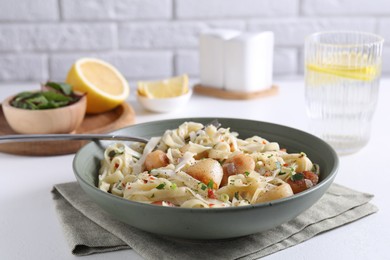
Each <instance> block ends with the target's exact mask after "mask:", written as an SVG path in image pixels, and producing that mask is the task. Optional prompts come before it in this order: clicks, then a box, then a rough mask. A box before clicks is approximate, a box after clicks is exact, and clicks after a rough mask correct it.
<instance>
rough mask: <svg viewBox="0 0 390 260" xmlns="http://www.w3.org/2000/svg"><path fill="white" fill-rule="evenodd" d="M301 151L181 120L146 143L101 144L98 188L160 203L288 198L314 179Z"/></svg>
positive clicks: (208, 204) (228, 203)
mask: <svg viewBox="0 0 390 260" xmlns="http://www.w3.org/2000/svg"><path fill="white" fill-rule="evenodd" d="M318 175H319V169H318V166H317V165H315V164H313V163H312V162H311V160H310V159H309V158H308V157H307V156H306V154H305V153H303V152H301V153H291V154H289V153H287V151H286V150H284V149H281V148H280V147H279V144H278V143H276V142H270V141H268V140H266V139H264V138H262V137H259V136H253V137H250V138H247V139H240V138H239V137H238V133H235V132H231V131H230V129H229V128H222V127H221V128H216V127H215V126H213V125H207V126H204V125H202V124H200V123H196V122H185V123H183V124H181V125H180V126H179V127H178V128H177V129H171V130H167V131H165V133H164V134H163V136H161V137H153V138H151V139H150V141H149V142H148V143H147V144H142V143H131V144H130V145H126V144H124V143H113V144H112V145H110V146H109V147H107V148H106V150H105V152H104V158H103V159H102V161H101V168H100V170H99V183H98V186H99V188H100V189H101V190H103V191H106V192H110V193H112V194H114V195H117V196H120V197H123V198H125V199H129V200H132V201H138V202H142V203H151V204H157V205H162V206H175V207H185V208H217V207H235V206H245V205H252V204H257V203H262V202H266V201H271V200H276V199H280V198H285V197H289V196H292V195H293V194H294V193H298V192H301V191H303V190H306V189H308V188H310V187H312V186H314V185H316V184H317V183H318Z"/></svg>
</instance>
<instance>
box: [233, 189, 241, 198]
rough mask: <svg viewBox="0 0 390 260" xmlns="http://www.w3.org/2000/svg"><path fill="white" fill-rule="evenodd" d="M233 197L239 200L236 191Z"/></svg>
mask: <svg viewBox="0 0 390 260" xmlns="http://www.w3.org/2000/svg"><path fill="white" fill-rule="evenodd" d="M234 197H235V198H236V199H237V200H239V199H240V198H239V197H238V191H236V192H235V193H234Z"/></svg>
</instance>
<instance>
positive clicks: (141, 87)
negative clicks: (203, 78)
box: [137, 74, 188, 98]
mask: <svg viewBox="0 0 390 260" xmlns="http://www.w3.org/2000/svg"><path fill="white" fill-rule="evenodd" d="M137 90H138V94H139V95H140V96H144V97H148V98H170V97H178V96H181V95H184V94H186V93H187V92H188V76H187V75H186V74H184V75H181V76H178V77H173V78H167V79H164V80H158V81H140V82H138V83H137Z"/></svg>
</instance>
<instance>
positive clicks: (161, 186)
mask: <svg viewBox="0 0 390 260" xmlns="http://www.w3.org/2000/svg"><path fill="white" fill-rule="evenodd" d="M165 185H166V184H165V183H161V184H160V185H158V186H157V187H156V189H158V190H162V189H164V187H165Z"/></svg>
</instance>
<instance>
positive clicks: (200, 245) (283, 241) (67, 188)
mask: <svg viewBox="0 0 390 260" xmlns="http://www.w3.org/2000/svg"><path fill="white" fill-rule="evenodd" d="M52 194H53V199H54V202H55V206H56V211H57V214H58V217H59V220H60V222H61V224H62V227H63V230H64V233H65V236H66V239H67V241H68V243H69V245H70V247H71V249H72V253H73V254H75V255H88V254H93V253H101V252H107V251H114V250H120V249H130V248H132V249H133V250H135V251H136V252H137V253H138V254H139V255H141V256H142V257H144V258H147V259H201V258H206V259H254V258H260V257H263V256H266V255H269V254H272V253H275V252H277V251H280V250H283V249H285V248H288V247H291V246H294V245H296V244H299V243H301V242H303V241H305V240H308V239H310V238H312V237H313V236H315V235H317V234H319V233H322V232H325V231H328V230H331V229H333V228H336V227H339V226H342V225H345V224H347V223H350V222H353V221H355V220H357V219H359V218H362V217H365V216H368V215H370V214H372V213H375V212H377V211H378V209H377V207H376V206H374V205H372V204H370V203H369V201H370V200H371V199H372V198H373V195H370V194H366V193H362V192H358V191H354V190H351V189H348V188H346V187H343V186H341V185H338V184H332V186H331V187H330V188H329V190H328V191H327V193H326V194H325V195H324V196H323V197H322V198H321V199H320V201H318V202H317V203H316V204H315V205H313V206H312V207H311V208H310V209H308V210H307V211H305V212H304V213H302V214H301V215H299V216H298V217H297V218H295V219H294V220H292V221H290V222H288V223H285V224H283V225H281V226H279V227H276V228H274V229H272V230H269V231H266V232H262V233H258V234H254V235H250V236H246V237H240V238H234V239H227V240H208V241H197V240H184V239H175V238H171V237H165V236H160V235H154V234H151V233H148V232H144V231H142V230H139V229H136V228H133V227H131V226H128V225H126V224H123V223H122V222H119V221H117V220H115V219H113V218H111V217H110V216H109V215H108V214H107V213H106V212H104V211H103V210H101V209H100V208H99V206H97V205H96V204H95V203H93V202H92V201H90V200H89V199H88V198H87V196H86V195H85V193H84V192H83V191H82V190H81V188H80V186H79V185H78V184H77V183H76V182H72V183H64V184H58V185H55V186H54V187H53V190H52Z"/></svg>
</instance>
